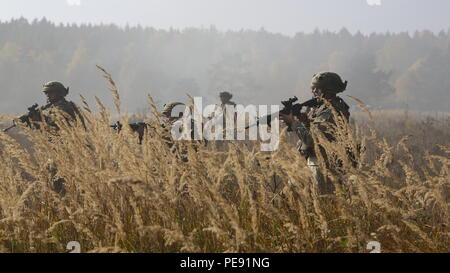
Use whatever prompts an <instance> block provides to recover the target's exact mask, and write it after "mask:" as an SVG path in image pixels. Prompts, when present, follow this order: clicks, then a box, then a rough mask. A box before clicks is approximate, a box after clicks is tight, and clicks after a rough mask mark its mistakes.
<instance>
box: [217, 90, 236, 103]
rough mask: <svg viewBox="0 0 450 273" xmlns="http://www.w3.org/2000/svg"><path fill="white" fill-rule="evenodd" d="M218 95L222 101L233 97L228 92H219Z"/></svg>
mask: <svg viewBox="0 0 450 273" xmlns="http://www.w3.org/2000/svg"><path fill="white" fill-rule="evenodd" d="M219 97H220V98H221V99H223V100H224V101H229V100H231V98H232V97H233V95H232V94H231V93H230V92H226V91H225V92H220V93H219Z"/></svg>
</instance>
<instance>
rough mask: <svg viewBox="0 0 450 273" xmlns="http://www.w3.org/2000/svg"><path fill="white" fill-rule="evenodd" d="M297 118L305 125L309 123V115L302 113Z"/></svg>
mask: <svg viewBox="0 0 450 273" xmlns="http://www.w3.org/2000/svg"><path fill="white" fill-rule="evenodd" d="M297 118H298V120H299V121H300V122H303V123H308V121H309V119H308V115H307V114H306V113H300V114H299V115H298V116H297Z"/></svg>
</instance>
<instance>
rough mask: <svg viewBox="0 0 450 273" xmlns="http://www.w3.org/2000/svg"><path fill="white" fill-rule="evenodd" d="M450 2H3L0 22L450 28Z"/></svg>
mask: <svg viewBox="0 0 450 273" xmlns="http://www.w3.org/2000/svg"><path fill="white" fill-rule="evenodd" d="M449 11H450V1H449V0H14V1H11V0H0V20H2V21H5V20H9V19H10V18H18V17H20V16H24V17H25V18H27V19H34V18H42V17H44V16H45V17H46V18H47V19H49V20H51V21H54V22H58V23H59V22H70V23H71V22H76V23H83V22H91V23H100V22H103V23H116V24H119V25H122V26H123V25H125V24H126V23H129V24H130V25H136V24H138V23H139V24H141V25H143V26H153V27H155V28H164V29H167V28H169V27H171V26H172V27H174V28H185V27H201V26H203V27H209V26H210V25H215V26H216V27H217V28H218V29H219V30H229V29H231V30H240V29H256V30H257V29H260V28H261V27H264V28H265V29H266V30H268V31H270V32H281V33H284V34H288V35H292V34H295V33H296V32H299V31H303V32H311V31H313V30H314V29H315V28H316V27H317V28H319V29H328V30H331V31H336V30H339V29H341V28H342V27H346V28H347V29H349V30H350V31H351V32H356V31H357V30H360V31H362V32H363V33H370V32H373V31H376V32H386V31H391V32H400V31H415V30H423V29H429V30H432V31H434V32H438V31H440V30H448V29H449V28H450V16H449V15H448V12H449Z"/></svg>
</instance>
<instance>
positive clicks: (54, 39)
mask: <svg viewBox="0 0 450 273" xmlns="http://www.w3.org/2000/svg"><path fill="white" fill-rule="evenodd" d="M299 27H301V26H299ZM96 65H100V66H102V67H104V68H106V69H107V70H108V72H109V73H111V74H112V76H113V77H114V80H115V81H116V83H117V85H118V87H119V91H120V94H121V96H122V98H121V99H122V101H123V103H124V107H126V108H127V110H129V111H139V110H142V109H143V108H145V107H146V97H147V94H150V95H152V96H153V98H154V99H155V100H156V101H157V102H158V104H163V103H165V102H167V101H173V100H182V101H183V100H184V101H185V100H186V98H187V97H186V94H189V95H191V96H203V97H204V98H205V99H206V101H207V102H208V101H209V102H212V103H214V102H216V101H217V100H218V93H219V92H221V91H228V92H231V93H233V94H234V98H233V100H234V101H236V102H237V103H243V104H250V103H253V104H260V103H265V104H275V103H279V101H280V100H281V99H285V98H286V97H290V96H293V95H297V96H299V97H300V98H301V99H308V98H309V97H310V96H311V94H310V91H309V81H310V79H311V77H312V75H313V74H314V73H316V72H318V71H324V70H332V71H336V72H337V73H339V74H340V75H341V76H342V77H343V78H344V79H345V80H348V82H349V85H348V89H347V91H346V93H347V94H349V95H352V96H355V97H357V98H359V99H361V100H363V101H364V102H365V103H367V104H368V105H370V107H372V108H374V109H399V108H403V109H404V108H408V109H411V110H417V111H446V112H449V111H450V109H449V103H448V102H449V99H448V95H449V93H450V77H449V75H450V30H447V31H441V32H440V33H438V34H434V33H432V32H430V31H420V32H419V31H417V32H416V33H413V34H408V33H395V34H394V33H373V34H368V35H363V34H361V33H356V34H351V33H349V32H348V31H347V30H346V29H342V30H341V31H339V32H329V31H319V30H316V31H315V32H313V33H302V32H299V33H297V34H296V35H295V36H293V37H290V36H284V35H281V34H276V33H269V32H267V31H265V30H264V29H260V30H259V31H251V30H242V31H228V32H221V31H218V30H217V29H216V28H214V27H213V26H211V27H209V28H187V29H183V30H178V29H168V30H160V29H155V28H152V27H141V26H135V27H129V26H127V27H124V28H119V27H117V26H115V25H90V24H85V25H75V24H59V25H57V24H54V23H52V22H50V21H48V20H46V19H45V18H44V19H41V20H34V21H31V22H30V21H28V20H26V19H23V18H20V19H13V20H11V21H7V22H0V92H1V94H2V98H1V100H0V112H2V113H5V112H7V113H8V112H9V113H17V112H20V111H23V109H24V108H25V106H27V105H31V104H33V103H34V102H39V101H40V102H42V101H43V100H44V98H43V96H42V94H41V93H40V89H41V87H42V85H43V84H44V83H45V82H47V81H50V80H58V81H61V82H63V83H64V84H66V85H68V86H69V87H70V93H71V94H70V98H71V99H72V100H74V101H78V100H79V99H78V97H77V95H78V94H82V95H83V96H84V97H87V98H90V101H93V100H92V98H93V97H94V96H97V97H99V98H100V99H101V100H102V101H104V102H105V103H110V102H111V100H112V99H111V96H110V94H109V93H108V92H107V82H106V81H104V80H103V79H102V77H101V72H100V71H98V69H97V68H96Z"/></svg>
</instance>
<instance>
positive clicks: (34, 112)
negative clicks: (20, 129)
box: [3, 103, 42, 133]
mask: <svg viewBox="0 0 450 273" xmlns="http://www.w3.org/2000/svg"><path fill="white" fill-rule="evenodd" d="M38 107H39V105H38V104H37V103H36V104H33V105H32V106H31V107H28V113H27V114H25V115H23V116H20V117H19V118H17V120H19V121H20V122H21V123H25V124H26V126H27V127H30V128H31V126H32V122H33V121H39V120H40V110H42V109H38ZM14 127H17V123H16V120H13V125H11V126H10V127H8V128H6V129H4V130H3V132H5V133H6V132H8V131H9V130H11V129H12V128H14Z"/></svg>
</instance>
